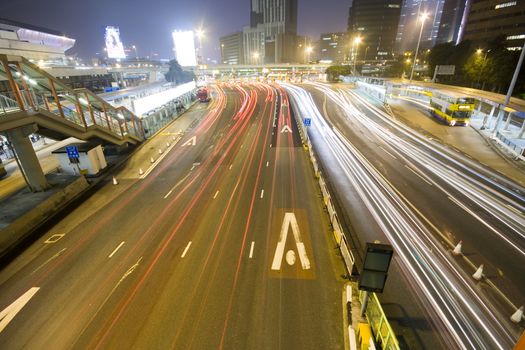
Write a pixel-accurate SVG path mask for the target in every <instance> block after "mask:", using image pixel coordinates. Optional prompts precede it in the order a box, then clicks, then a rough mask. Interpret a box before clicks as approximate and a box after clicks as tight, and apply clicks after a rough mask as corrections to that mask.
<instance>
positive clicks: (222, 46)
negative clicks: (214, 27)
mask: <svg viewBox="0 0 525 350" xmlns="http://www.w3.org/2000/svg"><path fill="white" fill-rule="evenodd" d="M221 61H222V63H223V64H225V63H226V60H225V59H224V44H221Z"/></svg>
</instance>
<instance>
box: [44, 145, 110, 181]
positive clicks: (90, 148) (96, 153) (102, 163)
mask: <svg viewBox="0 0 525 350" xmlns="http://www.w3.org/2000/svg"><path fill="white" fill-rule="evenodd" d="M53 154H55V156H56V157H57V158H58V162H59V163H60V168H61V169H62V172H64V173H65V174H71V175H80V174H82V175H97V174H98V173H99V172H100V171H101V170H102V169H104V168H106V167H107V166H108V163H107V162H106V157H105V156H104V152H103V151H102V146H101V145H99V144H97V143H91V142H84V143H71V144H69V145H67V146H65V147H62V148H59V149H57V150H55V151H53Z"/></svg>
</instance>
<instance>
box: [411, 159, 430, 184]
mask: <svg viewBox="0 0 525 350" xmlns="http://www.w3.org/2000/svg"><path fill="white" fill-rule="evenodd" d="M405 168H407V169H408V170H410V171H411V172H412V173H413V174H414V175H416V176H417V177H419V178H420V179H421V180H423V181H425V182H426V183H427V184H429V185H430V186H432V183H430V181H428V180H427V179H425V178H424V177H423V176H421V175H420V174H418V173H417V172H416V171H415V170H414V169H412V168H411V167H409V166H408V165H406V164H405Z"/></svg>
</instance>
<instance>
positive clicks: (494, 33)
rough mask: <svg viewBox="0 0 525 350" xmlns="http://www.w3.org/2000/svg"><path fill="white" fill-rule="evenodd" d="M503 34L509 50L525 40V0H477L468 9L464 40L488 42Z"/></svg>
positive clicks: (518, 48)
mask: <svg viewBox="0 0 525 350" xmlns="http://www.w3.org/2000/svg"><path fill="white" fill-rule="evenodd" d="M500 35H503V36H505V38H506V40H507V48H508V49H509V50H520V49H521V48H522V47H523V43H524V42H525V0H476V1H472V4H471V5H470V9H469V11H468V19H467V21H466V26H465V31H464V33H463V36H462V39H463V40H472V41H475V42H479V43H486V42H487V41H490V40H492V39H495V38H496V37H498V36H500Z"/></svg>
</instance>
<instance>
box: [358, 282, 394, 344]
mask: <svg viewBox="0 0 525 350" xmlns="http://www.w3.org/2000/svg"><path fill="white" fill-rule="evenodd" d="M364 294H365V293H364V292H363V291H360V292H359V300H360V301H361V303H362V302H363V299H364ZM366 318H367V320H368V324H369V325H370V328H372V333H373V334H374V337H375V339H374V340H375V341H376V343H378V344H379V345H380V346H381V349H388V350H399V349H400V347H399V342H398V340H397V338H396V334H395V333H394V331H393V330H392V327H391V326H390V323H389V322H388V319H387V318H386V315H385V312H384V311H383V308H382V307H381V303H380V302H379V299H378V298H377V295H376V293H370V299H369V300H368V304H367V308H366Z"/></svg>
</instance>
